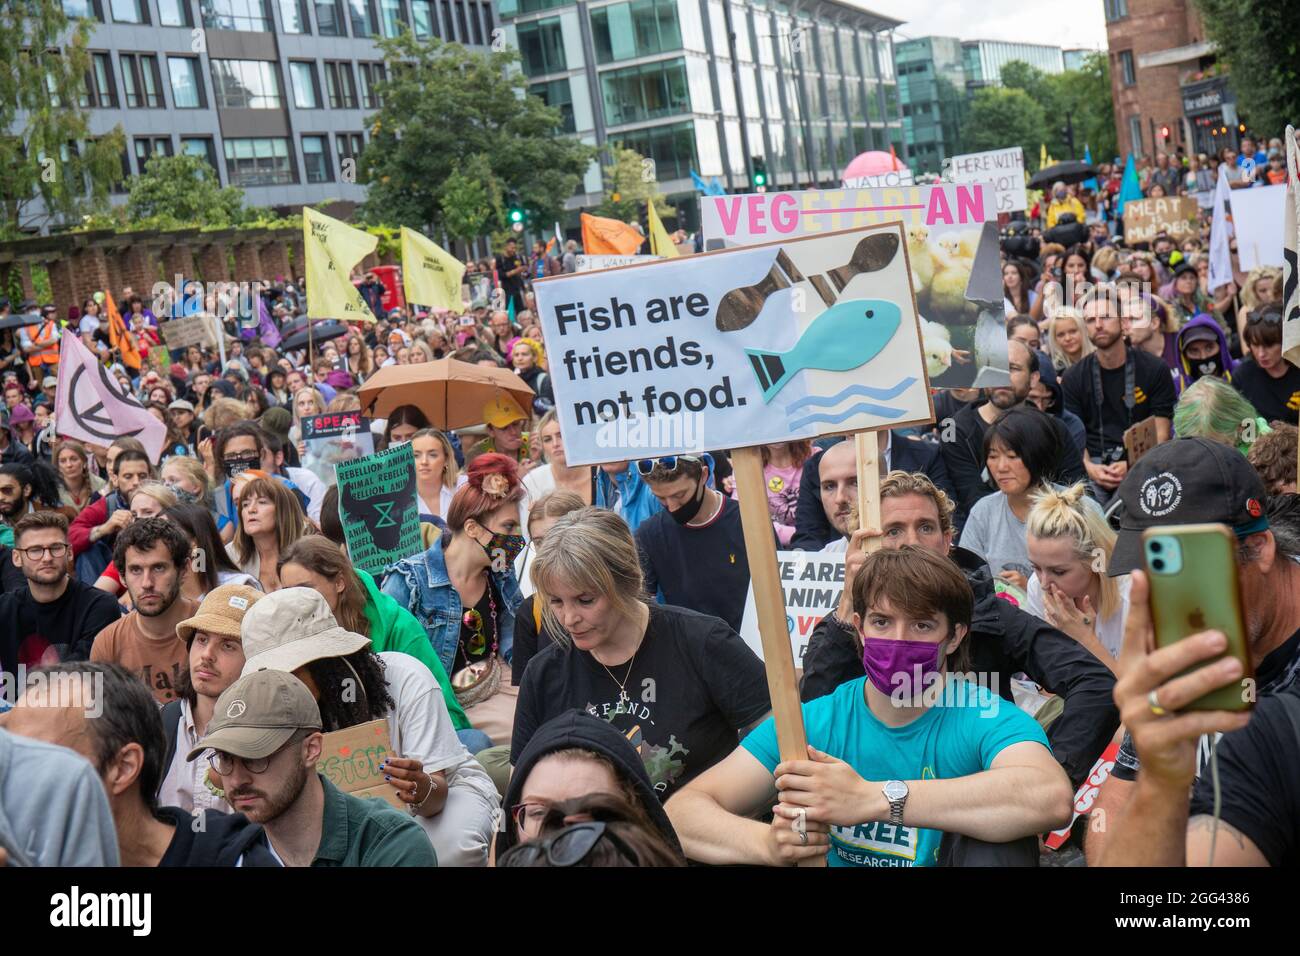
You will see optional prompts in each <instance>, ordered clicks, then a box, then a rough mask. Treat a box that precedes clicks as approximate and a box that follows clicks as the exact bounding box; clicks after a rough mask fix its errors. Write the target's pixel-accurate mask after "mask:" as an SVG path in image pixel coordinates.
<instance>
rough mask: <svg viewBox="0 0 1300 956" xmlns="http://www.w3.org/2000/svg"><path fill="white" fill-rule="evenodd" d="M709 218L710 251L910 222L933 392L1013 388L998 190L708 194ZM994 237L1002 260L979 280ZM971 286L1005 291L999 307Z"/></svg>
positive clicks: (991, 260) (972, 186) (705, 218)
mask: <svg viewBox="0 0 1300 956" xmlns="http://www.w3.org/2000/svg"><path fill="white" fill-rule="evenodd" d="M700 214H701V223H702V226H701V228H702V229H703V231H704V237H705V249H706V250H713V249H723V248H730V247H732V246H751V245H755V244H757V243H764V242H771V241H772V240H774V239H781V240H784V239H793V238H795V237H799V236H815V235H826V234H827V233H830V232H834V231H837V230H842V229H861V228H864V227H866V226H870V225H873V224H876V223H882V222H888V221H891V220H894V221H899V220H901V221H902V223H903V225H904V228H905V230H906V233H907V254H908V259H909V261H910V264H911V270H912V287H913V289H914V290H915V292H916V305H917V309H918V310H919V312H920V316H921V318H922V320H923V321H922V323H921V328H922V330H923V335H924V338H925V352H926V366H927V368H928V371H929V375H930V384H931V385H932V386H933V387H935V388H968V387H972V386H976V387H989V388H993V387H997V386H1005V385H1008V384H1009V383H1010V381H1011V379H1010V373H1009V372H1008V371H1007V334H1006V316H1005V314H1004V313H1003V311H1002V305H1001V302H1002V296H1001V289H1002V266H1001V263H1000V262H999V259H998V256H997V248H996V238H997V236H996V232H997V230H996V222H997V218H998V216H997V210H996V209H995V208H994V199H993V191H992V187H991V186H988V185H984V184H980V183H961V184H953V183H948V184H942V185H938V186H902V187H898V188H892V189H826V190H816V189H809V190H804V191H802V192H787V193H751V194H748V195H743V196H705V197H703V198H701V199H700ZM986 230H987V231H989V232H991V233H992V239H993V243H992V246H991V248H992V251H993V255H992V256H982V257H979V271H978V272H977V271H976V269H975V263H976V252H977V250H979V249H980V248H981V244H982V243H984V235H983V233H984V231H986ZM972 283H975V284H982V285H984V286H985V287H988V288H993V289H996V290H997V300H998V304H997V308H995V309H991V310H990V309H988V308H986V307H984V306H982V305H981V304H980V302H978V301H977V300H976V297H973V296H971V295H970V288H971V285H972Z"/></svg>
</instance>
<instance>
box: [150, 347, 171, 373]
mask: <svg viewBox="0 0 1300 956" xmlns="http://www.w3.org/2000/svg"><path fill="white" fill-rule="evenodd" d="M149 361H150V363H151V364H152V365H153V367H154V368H157V369H164V370H165V369H168V368H170V367H171V364H172V357H171V352H169V351H168V350H167V346H165V345H155V346H154V347H153V348H151V349H150V350H149Z"/></svg>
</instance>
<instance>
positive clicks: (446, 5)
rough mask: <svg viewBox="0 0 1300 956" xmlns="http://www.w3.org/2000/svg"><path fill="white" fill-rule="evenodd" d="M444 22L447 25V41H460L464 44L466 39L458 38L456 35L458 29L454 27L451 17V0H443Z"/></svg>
mask: <svg viewBox="0 0 1300 956" xmlns="http://www.w3.org/2000/svg"><path fill="white" fill-rule="evenodd" d="M442 22H443V23H445V24H447V37H446V38H447V40H449V41H450V40H453V39H455V40H460V41H461V42H462V43H463V42H464V41H465V38H464V37H457V36H456V35H455V34H456V28H455V27H454V26H453V25H452V17H451V0H442Z"/></svg>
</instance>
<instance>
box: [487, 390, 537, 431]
mask: <svg viewBox="0 0 1300 956" xmlns="http://www.w3.org/2000/svg"><path fill="white" fill-rule="evenodd" d="M483 421H484V422H486V423H487V424H488V425H491V426H492V427H493V428H505V427H507V426H509V425H513V424H514V423H515V422H518V421H525V422H526V421H528V415H527V414H526V413H525V412H524V410H523V409H522V408H520V407H519V403H518V402H516V401H515V400H514V396H512V395H511V394H510V393H509V392H501V393H500V394H499V395H497V397H496V398H494V399H492V401H490V402H488V403H487V404H486V405H484V406H483Z"/></svg>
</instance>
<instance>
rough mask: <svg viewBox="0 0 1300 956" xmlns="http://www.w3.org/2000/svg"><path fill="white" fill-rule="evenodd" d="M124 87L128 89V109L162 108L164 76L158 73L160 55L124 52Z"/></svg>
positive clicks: (122, 56)
mask: <svg viewBox="0 0 1300 956" xmlns="http://www.w3.org/2000/svg"><path fill="white" fill-rule="evenodd" d="M120 58H121V60H122V89H123V90H125V91H126V106H127V109H133V110H134V109H139V108H140V107H142V106H144V107H148V108H149V109H151V110H156V109H161V108H162V107H163V106H164V105H165V104H164V103H163V97H162V90H161V88H162V78H161V77H160V76H159V75H158V57H156V56H154V55H153V54H149V53H123V54H121V57H120Z"/></svg>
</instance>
